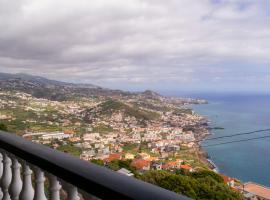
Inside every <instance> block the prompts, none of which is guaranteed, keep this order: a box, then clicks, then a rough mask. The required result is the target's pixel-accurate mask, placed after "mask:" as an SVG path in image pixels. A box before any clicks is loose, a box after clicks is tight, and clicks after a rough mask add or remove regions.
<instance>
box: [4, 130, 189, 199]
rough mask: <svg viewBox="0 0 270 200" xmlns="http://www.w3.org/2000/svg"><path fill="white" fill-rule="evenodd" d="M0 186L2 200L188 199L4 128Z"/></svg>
mask: <svg viewBox="0 0 270 200" xmlns="http://www.w3.org/2000/svg"><path fill="white" fill-rule="evenodd" d="M0 189H1V191H0V199H3V200H10V199H11V200H18V199H20V200H33V199H35V200H46V199H52V200H60V197H61V199H68V200H79V199H82V200H88V199H110V200H112V199H139V200H143V199H149V200H150V199H151V200H161V199H162V200H163V199H168V200H174V199H178V200H185V199H188V198H186V197H183V196H180V195H178V194H176V193H173V192H170V191H168V190H165V189H162V188H160V187H157V186H154V185H151V184H148V183H145V182H142V181H139V180H137V179H135V178H131V177H127V176H125V175H122V174H119V173H116V172H113V171H111V170H109V169H106V168H104V167H100V166H96V165H94V164H91V163H89V162H86V161H83V160H80V159H78V158H75V157H72V156H70V155H68V154H65V153H62V152H59V151H56V150H53V149H51V148H49V147H46V146H43V145H39V144H35V143H32V142H30V141H27V140H25V139H23V138H21V137H19V136H16V135H14V134H9V133H6V132H2V131H0Z"/></svg>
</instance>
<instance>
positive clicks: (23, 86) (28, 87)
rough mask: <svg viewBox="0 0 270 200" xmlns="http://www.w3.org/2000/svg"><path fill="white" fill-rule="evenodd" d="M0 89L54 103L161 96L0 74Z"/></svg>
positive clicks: (153, 93) (151, 93)
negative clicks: (82, 99) (91, 98)
mask: <svg viewBox="0 0 270 200" xmlns="http://www.w3.org/2000/svg"><path fill="white" fill-rule="evenodd" d="M0 89H1V90H9V91H20V92H25V93H28V94H31V95H32V96H34V97H36V98H45V99H49V100H55V101H65V100H70V99H74V98H75V99H76V98H82V97H110V98H115V99H117V98H119V97H121V98H123V97H125V96H127V97H129V96H138V97H141V98H152V99H156V98H159V97H161V95H159V94H157V93H155V92H152V91H149V90H148V91H145V92H143V93H132V92H126V91H121V90H110V89H106V88H102V87H99V86H96V85H92V84H75V83H67V82H61V81H56V80H50V79H47V78H44V77H40V76H32V75H28V74H7V73H0Z"/></svg>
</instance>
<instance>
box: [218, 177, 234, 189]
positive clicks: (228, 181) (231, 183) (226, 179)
mask: <svg viewBox="0 0 270 200" xmlns="http://www.w3.org/2000/svg"><path fill="white" fill-rule="evenodd" d="M220 176H221V177H222V178H223V181H224V183H225V184H227V185H228V186H230V187H234V178H231V177H229V176H225V175H223V174H220Z"/></svg>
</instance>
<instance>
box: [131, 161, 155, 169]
mask: <svg viewBox="0 0 270 200" xmlns="http://www.w3.org/2000/svg"><path fill="white" fill-rule="evenodd" d="M150 164H151V162H150V161H148V160H143V159H134V160H133V161H132V162H131V166H132V167H135V168H136V169H137V170H150Z"/></svg>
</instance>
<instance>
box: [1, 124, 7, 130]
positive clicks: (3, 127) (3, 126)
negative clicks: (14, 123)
mask: <svg viewBox="0 0 270 200" xmlns="http://www.w3.org/2000/svg"><path fill="white" fill-rule="evenodd" d="M0 131H7V126H6V125H5V124H2V123H1V124H0Z"/></svg>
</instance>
